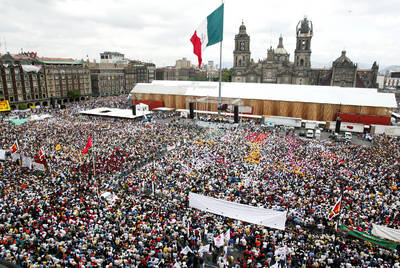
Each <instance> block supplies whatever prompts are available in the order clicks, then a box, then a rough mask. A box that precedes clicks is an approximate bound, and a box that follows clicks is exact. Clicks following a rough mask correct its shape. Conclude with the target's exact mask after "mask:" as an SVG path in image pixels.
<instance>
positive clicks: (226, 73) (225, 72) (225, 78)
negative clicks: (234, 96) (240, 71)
mask: <svg viewBox="0 0 400 268" xmlns="http://www.w3.org/2000/svg"><path fill="white" fill-rule="evenodd" d="M221 81H222V82H232V71H231V70H230V69H226V68H224V69H222V77H221Z"/></svg>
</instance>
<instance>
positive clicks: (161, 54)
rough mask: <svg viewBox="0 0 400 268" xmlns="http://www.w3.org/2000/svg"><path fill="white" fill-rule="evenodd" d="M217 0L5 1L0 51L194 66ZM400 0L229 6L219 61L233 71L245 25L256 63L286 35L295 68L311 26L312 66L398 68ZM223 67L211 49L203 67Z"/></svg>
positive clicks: (0, 0) (263, 0)
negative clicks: (298, 34)
mask: <svg viewBox="0 0 400 268" xmlns="http://www.w3.org/2000/svg"><path fill="white" fill-rule="evenodd" d="M220 4H221V1H219V0H168V1H165V0H141V1H139V0H107V1H106V0H81V1H76V0H0V7H1V13H0V14H1V23H0V40H1V47H0V52H1V53H4V51H5V46H4V39H5V40H6V44H7V50H8V51H9V52H10V53H18V52H20V51H21V49H23V50H24V51H37V52H38V55H39V56H46V57H72V58H76V59H81V58H83V59H86V55H88V56H89V59H90V60H91V61H92V60H93V59H96V60H97V61H98V60H99V58H100V55H99V53H100V52H103V51H118V52H121V53H123V54H125V56H126V57H127V58H130V59H140V60H144V61H151V62H154V63H155V64H156V65H157V66H167V65H174V64H175V60H177V59H179V58H182V57H186V58H188V59H189V60H191V61H192V63H195V62H196V57H195V56H194V55H193V53H192V50H193V48H192V44H191V43H190V41H189V39H190V37H191V35H192V34H193V32H194V29H195V28H196V27H197V26H198V25H199V24H200V22H201V21H202V20H203V19H205V18H206V16H207V15H209V14H210V13H211V12H212V11H213V10H214V9H216V8H217V7H218V6H219V5H220ZM399 10H400V1H399V0H381V1H378V0H329V1H326V0H325V1H321V0H317V1H314V0H303V1H298V0H297V1H296V0H279V1H278V0H271V1H267V0H247V1H245V0H242V1H239V0H225V20H224V42H223V52H222V61H223V63H224V64H223V65H225V66H229V67H231V66H232V60H233V53H232V51H233V45H234V37H235V34H237V33H238V31H239V26H240V25H241V22H242V19H243V21H244V23H245V25H246V27H247V33H248V34H249V35H250V48H251V57H252V58H253V59H254V60H255V61H257V60H258V59H263V58H265V57H266V54H267V48H268V47H269V46H270V45H272V46H273V47H276V46H277V44H278V38H279V35H280V34H282V36H283V38H284V39H283V42H284V46H285V48H286V50H287V51H288V52H289V53H290V56H291V61H293V53H294V47H295V27H296V25H297V23H298V21H299V20H301V19H302V18H303V17H304V16H305V15H306V16H307V17H308V18H309V19H311V20H312V22H313V25H314V37H313V39H312V42H311V49H312V54H311V61H312V65H313V66H315V67H323V66H326V67H330V66H331V64H332V61H333V60H335V59H336V58H337V57H339V56H340V54H341V51H342V50H343V49H345V50H346V51H347V56H348V57H349V58H350V59H351V60H352V61H353V62H355V63H358V64H359V66H360V67H368V68H370V67H371V66H372V63H373V62H374V61H375V60H376V61H377V62H378V64H379V65H380V69H382V67H386V66H389V65H399V64H400V53H399V39H400V36H399V34H398V33H399V30H400V16H399ZM208 60H213V61H214V62H215V63H218V62H219V45H214V46H212V47H209V48H207V50H206V51H205V55H204V61H205V62H206V61H208Z"/></svg>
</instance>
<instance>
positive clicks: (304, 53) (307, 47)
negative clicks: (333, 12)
mask: <svg viewBox="0 0 400 268" xmlns="http://www.w3.org/2000/svg"><path fill="white" fill-rule="evenodd" d="M312 36H313V25H312V22H311V21H309V20H308V19H307V18H306V17H305V18H304V19H303V20H301V21H299V23H298V24H297V26H296V49H295V51H294V70H295V77H294V79H295V81H293V84H302V85H304V84H308V78H307V77H308V72H309V70H310V69H311V38H312Z"/></svg>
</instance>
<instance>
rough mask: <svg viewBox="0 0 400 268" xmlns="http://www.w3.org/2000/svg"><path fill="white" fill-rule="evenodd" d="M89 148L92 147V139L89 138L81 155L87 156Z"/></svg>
mask: <svg viewBox="0 0 400 268" xmlns="http://www.w3.org/2000/svg"><path fill="white" fill-rule="evenodd" d="M91 147H92V137H91V136H90V137H89V139H88V140H87V142H86V147H85V149H83V151H82V153H83V154H87V153H88V152H89V149H90V148H91Z"/></svg>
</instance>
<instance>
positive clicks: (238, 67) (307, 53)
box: [232, 18, 379, 88]
mask: <svg viewBox="0 0 400 268" xmlns="http://www.w3.org/2000/svg"><path fill="white" fill-rule="evenodd" d="M312 37H313V24H312V22H311V21H310V20H308V19H307V18H304V19H303V20H301V21H299V23H298V24H297V26H296V49H295V50H294V62H291V61H290V54H289V53H288V52H287V51H286V49H285V48H284V46H283V38H282V36H281V37H280V38H279V44H278V46H277V48H275V49H273V48H272V47H270V48H269V49H268V51H267V58H266V59H263V60H259V61H258V62H254V61H253V59H251V52H250V36H249V35H248V34H247V32H246V26H245V25H244V24H243V22H242V25H241V26H240V27H239V33H238V34H237V35H235V49H234V51H233V70H232V82H244V83H277V84H296V85H326V86H341V87H361V88H374V87H377V84H376V78H377V75H378V69H379V67H378V65H377V64H376V62H374V63H373V65H372V67H371V69H359V68H358V67H357V64H355V63H353V62H352V61H351V60H350V59H349V58H348V57H347V56H346V51H342V55H341V56H340V57H339V58H337V59H336V60H335V61H334V62H333V63H332V67H331V68H311V39H312Z"/></svg>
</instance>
